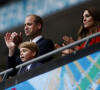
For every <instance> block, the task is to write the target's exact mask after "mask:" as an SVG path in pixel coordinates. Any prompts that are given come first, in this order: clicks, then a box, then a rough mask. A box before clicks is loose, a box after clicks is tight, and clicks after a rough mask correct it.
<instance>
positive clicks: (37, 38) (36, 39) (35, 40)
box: [30, 35, 42, 43]
mask: <svg viewBox="0 0 100 90" xmlns="http://www.w3.org/2000/svg"><path fill="white" fill-rule="evenodd" d="M40 38H42V35H40V36H38V37H36V38H34V39H33V40H30V41H32V42H35V43H36V42H37V41H38V40H39V39H40Z"/></svg>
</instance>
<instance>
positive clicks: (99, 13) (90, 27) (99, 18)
mask: <svg viewBox="0 0 100 90" xmlns="http://www.w3.org/2000/svg"><path fill="white" fill-rule="evenodd" d="M99 31H100V10H99V9H97V8H95V7H87V8H86V9H85V10H84V12H83V19H82V25H81V27H80V29H79V31H78V40H80V39H82V38H84V37H87V36H89V35H92V34H94V33H97V32H99ZM63 40H64V44H62V45H63V46H65V45H68V44H70V43H72V42H74V40H73V38H72V37H68V36H64V37H63ZM97 42H100V36H98V37H95V38H93V39H92V40H91V41H90V43H89V45H92V44H94V43H97ZM85 43H86V42H84V43H83V44H81V45H80V46H75V47H74V48H72V49H67V50H64V51H62V54H63V55H65V54H69V53H71V52H73V51H74V50H80V49H82V48H84V46H85ZM55 48H60V46H59V45H58V44H55Z"/></svg>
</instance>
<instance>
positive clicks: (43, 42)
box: [36, 38, 54, 63]
mask: <svg viewBox="0 0 100 90" xmlns="http://www.w3.org/2000/svg"><path fill="white" fill-rule="evenodd" d="M36 44H37V45H38V47H39V56H41V55H43V54H46V53H48V52H50V51H53V50H54V45H53V42H52V40H50V39H45V38H41V39H39V40H38V41H37V42H36ZM52 59H53V56H50V57H48V58H46V59H44V60H42V61H40V62H41V63H46V62H48V61H50V60H52Z"/></svg>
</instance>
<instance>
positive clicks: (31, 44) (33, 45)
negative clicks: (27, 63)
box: [19, 41, 39, 57]
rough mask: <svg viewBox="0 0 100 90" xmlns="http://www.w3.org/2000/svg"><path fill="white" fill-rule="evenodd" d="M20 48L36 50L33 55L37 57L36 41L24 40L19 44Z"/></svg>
mask: <svg viewBox="0 0 100 90" xmlns="http://www.w3.org/2000/svg"><path fill="white" fill-rule="evenodd" d="M20 48H28V49H30V50H31V51H32V52H34V51H36V55H35V57H37V56H38V55H39V47H38V46H37V44H36V43H34V42H30V41H26V42H23V43H21V44H20V45H19V49H20Z"/></svg>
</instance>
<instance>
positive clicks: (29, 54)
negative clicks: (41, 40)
mask: <svg viewBox="0 0 100 90" xmlns="http://www.w3.org/2000/svg"><path fill="white" fill-rule="evenodd" d="M19 49H20V59H21V60H22V62H26V61H29V60H32V59H34V58H36V57H37V56H38V55H39V48H38V46H37V45H36V43H34V42H29V41H26V42H23V43H21V44H20V45H19ZM40 64H41V63H40V62H33V63H32V64H30V65H28V66H26V67H25V68H24V71H23V72H25V71H26V70H31V69H33V68H35V67H37V66H39V65H40Z"/></svg>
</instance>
